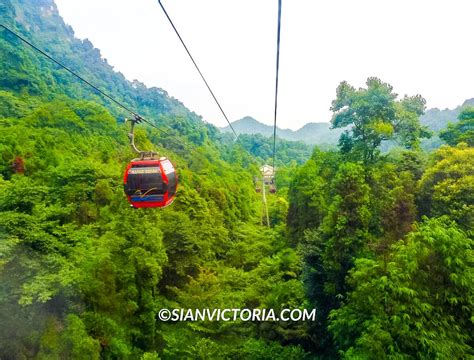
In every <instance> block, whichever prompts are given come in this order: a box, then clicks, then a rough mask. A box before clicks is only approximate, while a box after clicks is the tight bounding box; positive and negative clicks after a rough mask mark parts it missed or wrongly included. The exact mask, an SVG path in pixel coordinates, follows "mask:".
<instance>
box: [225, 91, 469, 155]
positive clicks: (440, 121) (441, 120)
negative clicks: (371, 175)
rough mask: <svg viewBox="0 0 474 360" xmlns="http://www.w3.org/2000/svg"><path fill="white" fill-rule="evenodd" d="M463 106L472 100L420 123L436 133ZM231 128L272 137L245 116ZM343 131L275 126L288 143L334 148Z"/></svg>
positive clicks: (434, 111) (314, 125) (430, 113)
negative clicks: (294, 142)
mask: <svg viewBox="0 0 474 360" xmlns="http://www.w3.org/2000/svg"><path fill="white" fill-rule="evenodd" d="M465 106H474V98H471V99H467V100H465V101H464V102H463V103H462V105H459V106H457V107H455V108H454V109H449V108H446V109H444V110H440V109H439V108H431V109H428V110H426V112H425V113H424V114H423V115H422V116H421V117H420V122H421V123H422V124H423V125H426V126H428V128H430V130H432V131H434V132H435V133H438V132H439V131H440V130H441V129H444V128H445V127H446V126H448V123H449V122H453V123H455V122H457V121H458V119H457V116H458V114H459V112H460V111H461V109H462V108H463V107H465ZM232 126H233V127H234V129H235V130H236V131H237V132H238V133H242V134H248V135H255V134H260V135H263V136H272V135H273V126H271V125H266V124H263V123H261V122H260V121H258V120H257V119H255V118H253V117H252V116H245V117H243V118H241V119H239V120H235V121H233V122H232ZM219 129H220V130H221V131H222V132H229V131H231V129H230V126H225V127H221V128H219ZM343 131H344V129H331V123H329V122H309V123H307V124H305V125H303V126H302V127H301V128H299V129H297V130H291V129H282V128H279V127H278V126H277V130H276V134H277V136H279V137H280V138H282V139H285V140H290V141H302V142H304V143H306V144H309V145H320V146H321V145H323V146H324V145H326V146H327V145H330V146H334V145H336V144H337V142H338V140H339V136H340V135H341V133H342V132H343Z"/></svg>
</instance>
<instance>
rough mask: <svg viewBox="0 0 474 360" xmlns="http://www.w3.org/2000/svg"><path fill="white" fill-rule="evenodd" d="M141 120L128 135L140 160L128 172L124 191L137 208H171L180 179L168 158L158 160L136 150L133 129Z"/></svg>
mask: <svg viewBox="0 0 474 360" xmlns="http://www.w3.org/2000/svg"><path fill="white" fill-rule="evenodd" d="M141 120H142V119H141V118H140V117H139V116H138V115H136V116H135V119H133V120H130V121H131V122H132V129H131V131H130V133H129V134H128V136H129V138H130V145H131V146H132V148H133V150H135V152H137V153H138V154H140V158H138V159H133V160H132V161H130V163H129V164H128V166H127V168H126V169H125V174H124V175H123V187H124V191H125V195H126V196H127V199H128V202H129V203H130V204H131V205H132V206H133V207H134V208H153V207H165V206H168V205H170V204H171V203H172V202H173V200H174V198H175V196H176V190H177V188H178V176H177V175H176V170H175V169H174V166H173V164H172V163H171V161H169V160H168V159H167V158H166V157H160V158H159V159H157V158H156V156H157V155H158V154H157V153H156V152H153V151H140V150H138V149H137V147H136V146H135V136H134V132H133V130H134V126H135V124H136V123H138V122H140V121H141Z"/></svg>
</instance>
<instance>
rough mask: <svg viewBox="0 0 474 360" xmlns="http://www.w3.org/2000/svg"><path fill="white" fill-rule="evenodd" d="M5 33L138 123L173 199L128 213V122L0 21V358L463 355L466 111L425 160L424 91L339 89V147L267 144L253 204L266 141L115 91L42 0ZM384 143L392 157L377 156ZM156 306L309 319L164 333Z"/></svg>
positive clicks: (166, 325) (467, 258)
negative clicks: (306, 315) (265, 167)
mask: <svg viewBox="0 0 474 360" xmlns="http://www.w3.org/2000/svg"><path fill="white" fill-rule="evenodd" d="M0 23H2V24H5V25H7V26H9V27H11V28H12V29H13V30H14V31H17V32H19V33H20V34H22V36H24V37H25V38H27V39H29V40H31V41H33V42H34V43H35V44H37V45H38V46H40V47H41V48H43V49H45V50H46V51H47V52H48V53H51V54H52V55H53V56H54V57H56V58H58V59H59V60H60V61H61V62H63V63H65V64H67V65H68V66H70V67H71V68H73V69H74V71H77V72H78V73H79V74H81V75H82V76H84V77H85V78H87V79H88V80H89V81H91V82H92V83H94V84H96V85H97V86H99V88H100V89H102V90H103V91H106V92H107V93H109V94H110V95H112V96H113V97H114V98H116V99H118V100H119V101H120V102H121V103H124V104H126V106H127V107H130V108H131V109H133V110H134V111H136V112H138V113H140V114H141V115H143V116H144V117H146V118H147V119H149V120H150V121H152V122H153V124H155V125H156V126H157V128H158V129H157V128H154V127H150V126H148V125H146V124H140V125H138V129H137V130H136V142H137V144H138V146H139V147H140V148H142V149H147V150H148V149H150V150H151V149H154V150H157V151H159V152H160V154H162V155H166V156H167V157H168V158H170V159H171V160H172V161H173V163H175V164H176V169H177V173H178V176H179V187H178V193H177V196H176V200H175V202H174V203H173V204H172V205H171V206H169V207H166V208H164V209H153V208H152V209H133V208H131V207H130V206H129V204H128V202H127V200H126V198H125V195H124V192H123V178H122V176H123V172H124V169H125V167H126V165H127V163H128V162H129V161H130V159H132V158H133V157H134V156H135V154H134V153H133V152H132V150H131V147H130V145H129V141H128V137H127V133H128V131H129V127H128V124H124V118H125V117H126V116H129V114H127V113H126V112H124V111H123V110H122V109H120V108H119V107H117V106H116V105H115V104H114V103H111V102H110V101H109V100H107V99H105V98H103V97H102V96H100V95H99V94H97V93H96V92H94V90H91V89H90V88H89V87H87V86H85V85H84V84H83V83H81V82H80V81H78V80H77V79H76V78H74V77H73V76H71V75H70V74H69V73H67V72H65V71H64V70H61V69H59V68H58V67H57V66H56V65H54V64H53V63H51V62H50V61H49V60H47V59H46V58H45V57H43V56H41V55H40V54H38V53H37V52H35V51H34V50H32V49H31V48H29V47H27V46H25V44H23V43H22V42H21V41H19V40H18V39H17V38H15V37H14V36H12V35H11V34H9V33H8V32H7V31H5V30H2V28H0V60H1V61H0V324H1V326H0V359H181V358H183V359H282V360H283V359H285V360H286V359H389V358H392V359H394V358H397V359H436V358H437V359H445V358H457V359H463V358H470V357H472V356H474V350H473V347H474V342H473V341H474V340H473V338H472V334H473V333H474V327H473V321H472V314H473V310H474V308H473V304H474V298H473V289H474V276H473V274H474V273H473V261H472V259H473V252H472V251H473V250H472V247H473V232H472V229H473V228H474V188H473V184H474V151H473V148H472V146H473V143H472V141H471V137H472V135H471V134H472V125H473V122H474V108H473V107H469V106H467V107H465V108H463V109H461V110H460V112H459V114H458V115H457V117H458V119H459V121H458V122H457V123H456V125H452V126H450V127H448V129H447V130H446V131H445V132H444V133H442V134H441V138H442V139H443V141H445V142H446V143H447V144H449V145H444V146H442V147H441V148H440V149H438V150H436V151H433V152H431V153H429V152H424V151H423V150H422V149H421V142H422V140H423V139H424V138H425V137H426V136H428V135H429V132H428V131H427V129H426V128H425V127H424V126H423V125H422V124H421V123H420V116H421V114H422V113H423V112H424V111H425V101H424V99H423V98H422V97H421V96H413V97H405V98H402V99H398V98H397V96H396V95H395V94H394V93H393V89H392V87H391V86H390V85H389V84H387V83H384V82H383V81H381V80H380V79H377V78H369V79H368V80H367V83H366V85H365V87H364V88H361V89H357V90H356V89H355V88H354V87H352V86H351V85H350V84H348V83H346V82H344V81H343V82H341V84H340V85H339V87H338V89H337V94H338V95H337V97H336V98H335V99H334V101H333V106H332V110H333V113H334V117H333V120H332V124H331V126H333V127H335V128H337V129H338V131H340V132H341V134H342V135H341V142H340V145H339V147H338V148H336V147H334V148H332V149H331V150H327V151H324V150H322V149H320V148H315V149H314V150H311V149H310V147H309V146H308V145H306V144H304V143H301V142H289V141H283V140H278V142H277V164H276V165H277V173H276V176H275V183H276V189H277V191H276V193H275V194H273V193H272V194H269V193H268V192H263V193H258V192H256V191H255V190H256V189H255V186H256V184H254V177H255V176H259V167H260V166H261V165H262V163H263V162H270V161H271V160H272V155H273V153H272V145H273V144H272V141H271V139H269V138H266V137H264V136H249V135H243V136H242V137H241V138H240V139H239V141H237V142H233V139H232V137H231V136H230V135H228V134H221V133H220V132H219V130H218V129H217V128H215V127H214V126H211V125H209V124H206V123H204V122H203V121H202V120H201V118H200V117H199V116H198V115H196V114H195V113H193V112H192V111H190V110H188V109H186V108H185V107H184V106H183V105H182V104H181V103H180V102H179V101H178V100H176V99H174V98H172V97H170V96H169V95H168V94H167V93H166V91H165V90H162V89H159V88H147V87H145V86H144V85H143V84H140V83H138V82H130V81H128V80H127V79H125V78H124V76H123V75H121V74H120V73H117V72H115V71H114V69H113V68H112V67H111V66H110V65H108V64H107V62H106V61H105V60H104V59H103V58H102V57H101V54H100V51H99V50H98V49H95V48H94V46H93V45H92V44H91V43H90V42H89V41H81V40H78V39H75V38H74V35H73V30H72V29H71V28H70V27H68V26H66V25H65V24H64V22H63V20H62V19H61V17H60V16H59V14H58V12H57V8H56V6H55V4H54V2H53V0H6V1H3V2H2V3H1V4H0ZM355 100H357V101H355ZM163 132H165V133H163ZM387 141H397V143H399V144H400V145H401V146H402V147H403V148H398V149H393V150H392V151H390V152H388V153H382V152H381V145H382V144H383V143H384V142H387ZM262 185H263V184H262ZM258 186H261V185H260V184H258ZM266 190H269V186H267V187H266ZM264 195H265V196H266V197H265V198H266V201H267V205H268V216H267V214H266V212H265V206H264V204H265V203H264V201H263V199H264ZM267 218H268V224H267ZM166 309H170V310H173V309H177V310H181V309H183V310H187V309H198V310H202V309H209V310H210V311H217V309H229V310H230V311H233V310H239V309H240V310H242V309H248V311H249V312H252V313H253V314H255V313H258V314H261V313H262V312H263V311H267V310H272V311H275V313H276V314H277V315H278V314H281V311H282V310H284V309H291V310H297V311H300V312H303V311H304V310H306V311H312V310H313V309H316V317H315V318H314V319H307V320H305V321H303V320H297V319H294V320H291V321H284V319H282V318H279V319H276V318H275V319H269V320H268V321H264V320H262V319H259V318H250V319H249V318H247V319H243V318H241V317H240V318H239V317H237V318H236V319H235V320H230V321H222V320H221V321H219V320H212V321H211V320H204V321H202V320H200V321H189V319H188V321H184V320H183V321H166V320H167V319H163V317H162V316H161V314H162V313H163V310H166ZM256 311H257V312H256Z"/></svg>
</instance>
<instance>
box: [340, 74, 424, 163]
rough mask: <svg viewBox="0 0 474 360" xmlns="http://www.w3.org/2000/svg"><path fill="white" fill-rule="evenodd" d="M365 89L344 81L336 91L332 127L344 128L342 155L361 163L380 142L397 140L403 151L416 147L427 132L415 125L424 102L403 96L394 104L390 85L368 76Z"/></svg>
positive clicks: (373, 155) (371, 157)
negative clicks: (348, 155) (349, 156)
mask: <svg viewBox="0 0 474 360" xmlns="http://www.w3.org/2000/svg"><path fill="white" fill-rule="evenodd" d="M366 85H367V88H366V89H364V88H360V89H358V90H356V89H355V88H354V87H353V86H351V85H349V84H348V83H347V82H346V81H343V82H341V84H340V85H339V86H338V88H337V91H336V94H337V95H336V99H335V100H333V102H332V106H331V110H332V111H333V112H334V115H333V117H332V120H331V123H332V126H333V128H343V127H347V128H348V129H347V130H346V131H345V132H344V133H343V134H342V135H341V137H340V139H339V147H340V149H341V151H342V152H343V153H346V154H350V155H351V156H352V158H354V159H356V160H362V161H363V162H364V163H365V164H368V163H370V162H373V161H374V160H375V159H376V157H377V154H378V152H379V150H378V148H379V146H380V144H381V142H382V141H384V140H398V141H399V142H400V143H401V144H402V145H403V146H405V147H406V148H417V147H418V146H419V140H420V138H422V137H429V135H430V132H429V131H428V129H427V128H425V127H423V126H422V125H421V124H420V122H419V119H418V118H419V116H420V115H422V114H423V112H424V110H425V104H426V101H425V99H424V98H423V97H421V96H420V95H415V96H412V97H408V96H405V97H404V98H403V99H401V100H398V101H397V96H398V95H397V94H396V93H394V92H393V87H392V86H391V85H390V84H387V83H384V82H382V81H381V80H380V79H378V78H375V77H370V78H368V79H367V82H366Z"/></svg>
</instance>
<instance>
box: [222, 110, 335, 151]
mask: <svg viewBox="0 0 474 360" xmlns="http://www.w3.org/2000/svg"><path fill="white" fill-rule="evenodd" d="M232 126H233V127H234V129H235V131H236V132H237V133H238V134H261V135H264V136H271V135H273V126H270V125H265V124H262V123H261V122H259V121H257V120H255V119H254V118H252V117H250V116H246V117H244V118H242V119H240V120H237V121H234V122H233V123H232ZM330 126H331V124H329V123H308V124H306V125H305V126H303V127H302V128H301V129H299V130H296V131H293V130H290V129H281V128H279V127H277V131H276V133H277V136H279V137H280V138H282V139H285V140H292V141H303V142H305V143H307V144H318V145H335V144H337V141H338V139H339V136H340V134H341V133H342V130H341V129H334V130H331V129H330ZM221 130H222V131H225V132H229V131H231V130H230V127H229V126H226V127H224V128H221Z"/></svg>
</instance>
